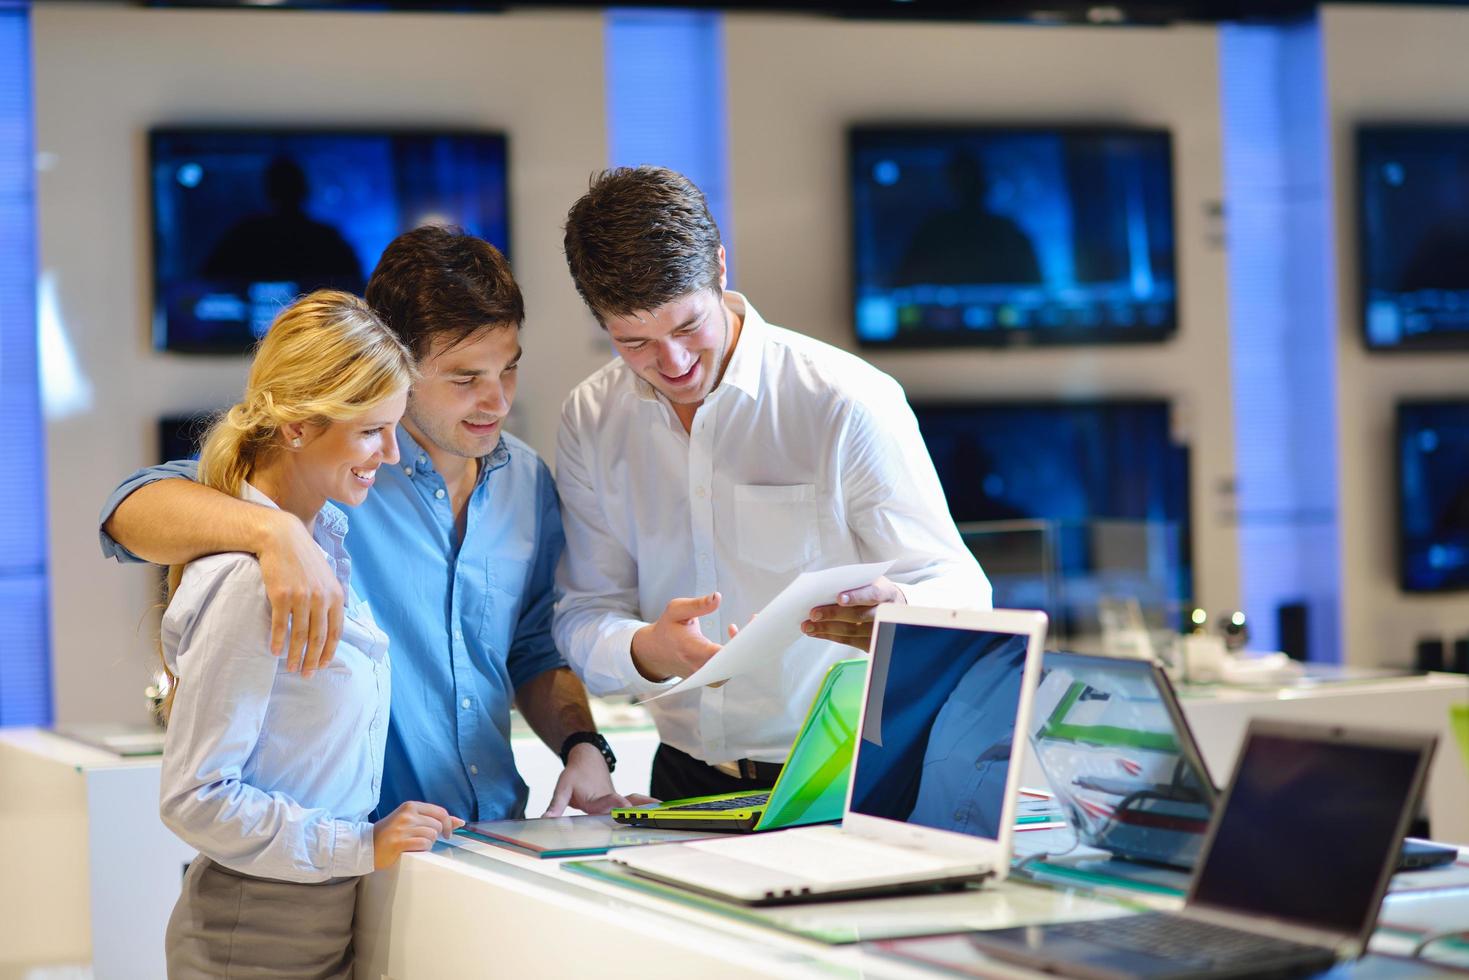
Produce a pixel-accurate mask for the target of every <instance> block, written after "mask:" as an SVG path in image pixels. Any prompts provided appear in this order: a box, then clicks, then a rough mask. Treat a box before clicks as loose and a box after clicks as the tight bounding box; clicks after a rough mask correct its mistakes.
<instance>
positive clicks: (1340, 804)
mask: <svg viewBox="0 0 1469 980" xmlns="http://www.w3.org/2000/svg"><path fill="white" fill-rule="evenodd" d="M1423 755H1424V752H1423V749H1422V748H1421V747H1420V746H1415V745H1412V744H1410V743H1407V742H1404V743H1403V744H1401V745H1394V744H1392V743H1390V742H1388V743H1386V744H1383V743H1376V744H1374V743H1372V742H1364V741H1363V740H1361V739H1357V740H1353V741H1348V740H1344V739H1335V738H1311V737H1305V736H1301V735H1290V734H1284V733H1280V732H1273V731H1272V732H1268V733H1262V732H1251V733H1250V735H1249V736H1248V737H1247V738H1246V740H1245V746H1244V748H1243V749H1242V750H1241V757H1240V759H1239V760H1238V762H1237V764H1236V767H1235V777H1234V783H1233V785H1232V786H1231V788H1230V790H1229V795H1228V797H1227V798H1226V800H1225V803H1224V807H1225V810H1224V813H1223V815H1222V816H1221V817H1220V819H1219V827H1218V830H1217V831H1216V832H1215V835H1214V840H1213V843H1212V844H1211V846H1210V848H1209V850H1208V852H1207V853H1206V854H1205V856H1204V861H1203V866H1202V867H1201V868H1200V869H1199V873H1198V878H1197V880H1196V882H1195V884H1194V891H1193V893H1192V895H1191V896H1190V899H1189V901H1190V904H1198V905H1209V906H1214V907H1218V908H1224V909H1229V910H1231V911H1235V912H1241V913H1245V914H1248V915H1264V916H1270V917H1272V918H1275V919H1281V920H1286V921H1289V922H1292V923H1294V924H1297V925H1301V926H1309V927H1313V928H1317V929H1324V930H1329V931H1331V932H1336V933H1340V934H1343V935H1350V936H1359V935H1360V936H1361V937H1362V938H1363V939H1365V938H1366V937H1365V932H1366V930H1367V929H1369V928H1370V927H1371V924H1372V921H1373V919H1374V917H1375V914H1376V911H1377V910H1376V908H1375V906H1376V903H1377V901H1378V899H1379V897H1380V896H1379V895H1378V888H1377V886H1378V882H1379V880H1380V879H1381V877H1382V874H1383V871H1384V870H1385V868H1384V866H1385V865H1387V864H1389V862H1392V863H1393V864H1395V863H1396V858H1397V852H1398V847H1399V845H1400V837H1399V835H1401V834H1402V832H1403V816H1404V812H1405V810H1406V808H1407V807H1409V806H1412V805H1414V803H1415V802H1416V801H1415V800H1413V799H1411V798H1410V797H1411V796H1412V794H1413V793H1414V789H1415V778H1416V776H1417V774H1418V770H1419V768H1420V765H1421V764H1422V759H1423ZM1262 869H1269V871H1268V877H1269V880H1270V882H1271V887H1269V888H1262V887H1261V880H1262V877H1261V876H1262V874H1265V873H1266V872H1264V871H1263V870H1262Z"/></svg>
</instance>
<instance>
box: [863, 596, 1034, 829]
mask: <svg viewBox="0 0 1469 980" xmlns="http://www.w3.org/2000/svg"><path fill="white" fill-rule="evenodd" d="M877 629H878V633H877V636H876V637H875V638H874V643H873V665H872V683H871V684H870V685H869V688H868V697H867V706H866V714H865V715H864V721H863V726H862V738H861V739H860V740H859V741H858V745H857V764H856V767H855V770H854V775H853V777H852V778H853V784H852V802H851V811H852V812H853V813H862V814H867V815H869V816H874V817H885V818H887V819H889V820H898V821H902V822H905V823H912V824H921V825H923V826H925V827H933V828H936V829H938V830H949V831H956V832H958V833H962V834H969V835H971V836H975V837H984V838H988V839H990V840H997V839H999V830H1000V821H1001V819H1002V816H1001V814H1002V811H1003V809H1004V802H1005V785H1006V779H1007V777H1008V776H1009V771H1010V745H1011V742H1012V741H1013V739H1014V735H1015V718H1016V714H1017V713H1018V711H1019V707H1020V685H1021V678H1022V675H1023V673H1024V668H1025V654H1026V648H1027V646H1028V644H1029V639H1030V638H1029V637H1028V636H1026V635H1024V634H1015V633H997V632H986V631H981V630H973V629H961V628H955V627H940V626H917V625H912V624H907V623H880V624H879V625H878V627H877Z"/></svg>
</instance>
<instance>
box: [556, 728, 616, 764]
mask: <svg viewBox="0 0 1469 980" xmlns="http://www.w3.org/2000/svg"><path fill="white" fill-rule="evenodd" d="M583 742H586V743H587V744H588V745H595V746H596V747H597V751H598V752H600V753H602V758H604V759H606V760H607V771H608V772H612V771H613V770H614V769H616V768H617V756H615V755H613V754H612V746H610V745H608V744H607V740H606V739H605V738H603V737H602V734H601V733H600V732H572V733H571V734H570V735H568V736H566V741H564V742H562V743H561V764H562V765H563V766H564V765H566V760H567V759H568V758H570V757H571V750H572V749H574V748H576V747H577V746H578V745H580V744H582V743H583Z"/></svg>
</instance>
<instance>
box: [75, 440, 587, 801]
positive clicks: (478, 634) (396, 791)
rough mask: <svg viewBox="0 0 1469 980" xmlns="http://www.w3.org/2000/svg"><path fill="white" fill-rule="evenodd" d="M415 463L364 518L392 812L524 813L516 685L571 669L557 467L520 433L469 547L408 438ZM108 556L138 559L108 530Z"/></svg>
mask: <svg viewBox="0 0 1469 980" xmlns="http://www.w3.org/2000/svg"><path fill="white" fill-rule="evenodd" d="M398 448H399V451H400V452H401V454H402V458H401V459H400V460H399V462H398V464H397V465H395V466H388V465H386V464H384V465H383V466H381V467H380V468H379V469H378V474H377V482H376V485H375V486H374V488H373V491H372V492H371V493H369V494H368V495H367V500H366V501H365V502H364V503H363V504H362V505H361V506H360V507H358V508H356V511H355V513H354V514H353V516H352V530H351V533H350V534H348V536H347V551H348V553H349V554H350V555H351V558H352V580H353V583H354V584H355V585H356V586H357V588H358V590H359V591H360V592H361V593H362V594H363V595H364V596H365V597H366V598H367V600H368V601H369V602H370V603H371V605H372V611H373V614H374V615H375V616H376V618H377V622H378V624H379V625H380V626H381V627H382V628H383V629H384V630H385V631H386V632H387V634H388V636H389V637H390V638H391V640H392V651H393V711H392V722H391V725H390V726H389V731H388V744H387V752H386V757H385V760H384V766H383V785H382V797H381V800H380V802H379V805H378V812H379V813H384V814H385V813H388V812H389V811H391V810H392V809H393V808H394V807H396V806H397V805H398V804H399V803H402V802H403V801H405V800H424V801H427V802H430V803H438V804H440V805H442V806H444V807H445V808H447V809H448V810H449V812H450V813H453V814H455V815H456V816H459V817H463V818H464V819H466V820H498V819H504V818H513V817H519V816H521V815H523V813H524V811H525V799H526V792H527V791H526V786H525V783H524V782H523V781H522V780H521V778H520V774H519V773H518V772H516V769H515V760H514V757H513V755H512V754H511V751H510V706H511V702H512V700H513V698H514V693H515V690H516V688H518V687H519V686H520V685H522V684H524V683H525V682H527V681H529V680H530V679H531V678H533V677H535V676H537V675H538V674H541V673H543V672H544V671H547V670H551V669H554V668H557V667H561V666H564V662H563V661H562V659H561V656H560V654H558V653H557V652H556V647H555V644H554V642H553V641H552V639H551V611H552V608H553V607H554V605H555V583H554V577H555V569H556V562H557V560H558V559H559V558H560V556H561V550H562V546H563V541H564V539H563V536H562V531H561V514H560V510H559V507H558V505H557V502H556V490H555V485H554V483H553V481H552V479H551V473H550V470H549V469H548V468H547V467H546V464H545V463H544V462H542V461H541V459H540V457H539V456H537V455H536V454H535V451H534V450H532V449H531V448H530V447H529V446H527V445H526V444H525V443H523V442H521V441H520V440H519V439H516V438H515V437H514V436H511V435H509V434H507V435H505V436H504V437H503V438H502V439H501V440H500V444H499V445H498V446H497V447H496V448H495V450H494V451H493V452H492V453H490V455H488V456H486V457H484V458H483V459H481V460H480V469H479V479H478V481H477V482H476V484H475V487H474V490H473V492H472V493H471V494H470V498H469V504H468V507H469V512H468V514H467V515H466V516H467V523H466V527H465V534H464V540H463V542H462V543H458V544H456V541H455V532H454V514H453V511H452V510H451V507H450V501H449V493H448V487H447V486H446V485H445V483H444V479H443V477H442V476H440V475H439V473H438V472H437V471H436V470H435V469H434V467H433V464H432V462H430V460H429V457H428V454H427V453H426V452H424V451H423V449H422V448H421V447H420V446H419V445H418V443H417V442H416V441H415V440H414V439H413V437H412V436H411V435H409V434H408V432H407V430H406V429H404V428H403V427H402V426H399V428H398ZM194 474H195V466H194V464H192V463H170V464H167V465H165V466H157V467H152V468H150V469H147V470H142V471H140V472H139V473H136V474H134V475H133V476H132V477H130V478H129V479H128V480H127V481H125V482H124V483H123V484H122V485H121V486H119V487H118V488H117V490H115V491H114V492H113V494H112V496H111V497H110V498H109V499H108V500H107V503H106V504H105V505H104V508H103V511H102V523H103V524H105V523H106V521H107V519H108V518H109V517H110V516H111V515H112V512H113V510H115V509H116V507H117V505H118V504H119V503H121V502H122V500H123V499H124V498H125V497H126V496H127V495H128V494H130V493H132V492H133V491H134V490H137V489H138V488H140V487H142V486H144V485H146V484H148V483H151V482H153V481H155V480H159V479H166V478H168V477H174V476H187V477H193V476H194ZM102 550H103V553H104V554H106V555H109V556H112V557H116V558H118V559H120V560H138V559H137V558H136V556H134V555H132V554H131V553H129V552H128V551H127V549H125V548H123V547H121V546H120V545H118V544H117V543H116V542H115V541H113V540H112V539H111V538H110V537H108V536H107V535H106V534H105V533H104V534H103V535H102Z"/></svg>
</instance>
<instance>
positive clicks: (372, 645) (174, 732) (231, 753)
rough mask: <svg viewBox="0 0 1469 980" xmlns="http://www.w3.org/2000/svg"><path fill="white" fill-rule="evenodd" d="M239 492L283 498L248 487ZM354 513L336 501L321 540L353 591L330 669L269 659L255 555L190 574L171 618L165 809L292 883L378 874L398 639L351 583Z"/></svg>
mask: <svg viewBox="0 0 1469 980" xmlns="http://www.w3.org/2000/svg"><path fill="white" fill-rule="evenodd" d="M240 496H242V497H244V498H245V499H246V500H250V501H253V502H255V503H257V504H261V505H263V506H266V507H274V506H276V504H275V502H274V501H272V500H271V499H270V498H269V497H267V496H265V495H264V494H263V493H261V492H260V491H258V490H256V489H255V488H254V487H252V486H250V485H248V484H246V485H245V487H244V488H243V489H242V491H241V493H240ZM346 533H347V519H346V518H345V517H344V516H343V515H342V512H341V511H339V510H337V508H335V507H333V506H332V505H330V504H328V505H327V506H326V507H324V508H322V510H321V513H320V514H319V515H318V516H317V518H316V523H315V525H314V528H313V534H314V536H315V538H316V540H317V541H318V542H320V543H321V546H322V549H323V550H324V551H325V552H326V556H327V559H328V560H329V561H330V562H331V563H332V567H333V568H334V569H335V570H336V574H337V581H338V582H340V583H341V584H342V590H343V592H344V593H346V595H347V596H348V600H347V609H346V615H345V616H344V617H343V622H342V639H341V642H340V643H338V644H337V655H336V657H335V658H334V659H333V660H332V662H331V664H330V665H329V666H328V667H327V668H326V669H325V670H323V671H322V672H321V674H320V675H319V676H317V677H311V678H304V679H303V678H302V677H301V675H300V674H290V673H287V672H286V670H285V660H284V659H283V658H279V657H273V656H271V655H270V603H269V602H268V601H267V600H266V598H265V583H264V580H263V579H262V578H261V577H260V563H259V562H258V561H256V559H255V556H254V555H244V554H238V553H229V554H221V555H206V556H205V557H203V558H200V559H199V560H198V561H192V562H190V563H189V564H188V566H187V567H185V568H184V574H183V578H182V580H181V581H180V582H179V587H178V589H177V591H175V592H174V595H173V597H172V599H171V600H170V601H169V604H168V609H167V610H166V611H165V612H164V614H163V629H162V633H161V635H162V640H163V657H164V660H165V661H167V663H168V666H169V669H170V670H172V671H173V672H174V674H175V675H176V676H177V677H178V687H177V689H176V694H175V696H174V701H173V714H172V716H171V717H170V718H169V723H168V738H167V742H166V744H165V746H164V749H163V771H162V776H161V779H160V790H161V791H160V794H159V801H160V805H159V810H160V813H161V814H162V817H163V822H164V823H165V824H167V825H168V827H169V829H170V830H172V831H173V832H174V833H176V834H178V835H179V837H181V838H182V839H183V840H184V841H185V842H186V843H188V844H190V845H192V846H194V847H196V848H198V849H199V851H200V853H202V854H205V855H207V856H209V857H211V858H213V859H214V860H215V861H218V862H219V863H220V864H223V865H224V866H226V867H229V868H234V869H235V870H236V871H243V872H245V873H247V874H252V875H259V876H261V877H265V878H276V879H280V880H283V881H325V880H327V879H328V878H336V877H343V876H346V875H363V874H367V873H368V872H369V871H371V870H372V868H373V842H372V824H371V823H369V822H368V821H367V817H368V814H370V813H371V812H372V810H373V807H375V806H376V805H377V799H378V791H379V788H380V786H381V779H382V771H383V748H384V743H385V742H386V740H387V727H388V714H389V709H388V705H389V694H388V691H389V687H390V684H389V677H388V638H387V636H386V634H384V633H383V631H382V630H380V629H378V627H377V625H376V624H375V623H374V622H373V619H372V612H371V610H370V609H369V608H368V606H367V603H365V602H363V601H362V600H361V599H359V598H358V597H357V594H356V592H355V590H353V589H352V585H351V581H350V575H351V563H350V562H349V560H348V557H347V553H346V551H345V550H343V546H342V539H343V536H344V535H345V534H346Z"/></svg>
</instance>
